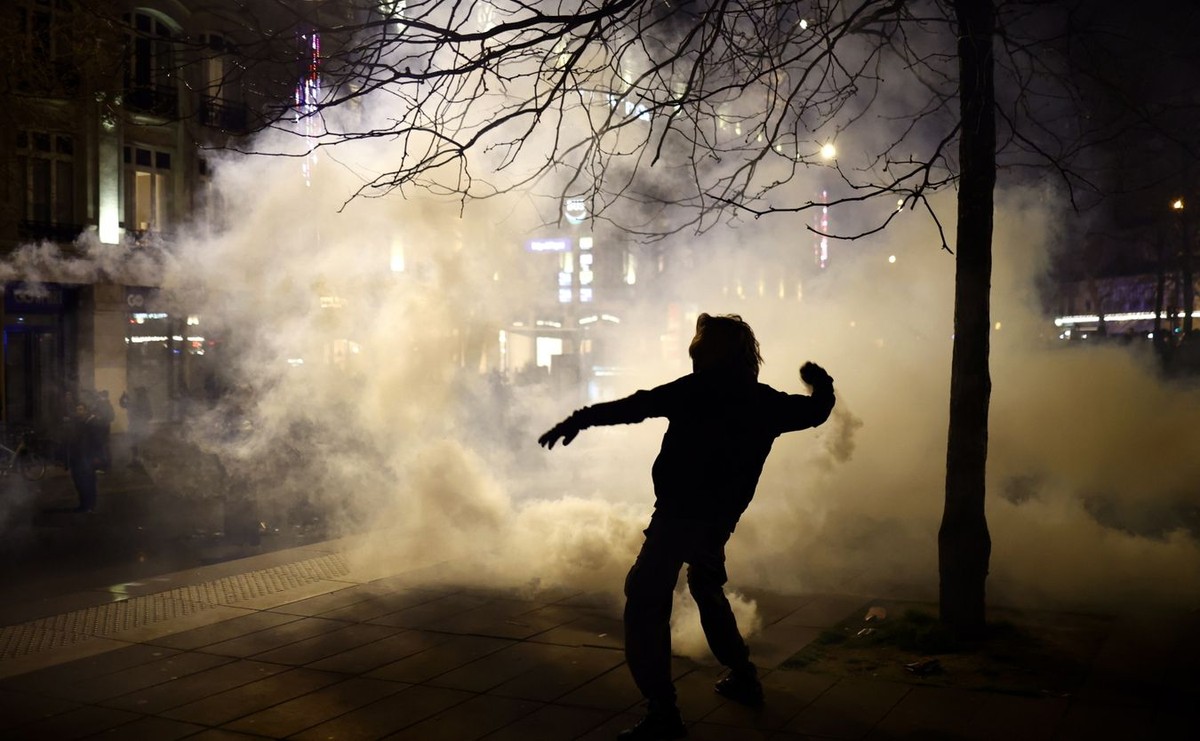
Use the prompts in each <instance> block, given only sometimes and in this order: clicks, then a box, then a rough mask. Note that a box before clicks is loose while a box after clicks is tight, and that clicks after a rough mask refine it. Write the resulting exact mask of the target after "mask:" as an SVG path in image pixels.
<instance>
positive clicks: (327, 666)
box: [308, 626, 452, 674]
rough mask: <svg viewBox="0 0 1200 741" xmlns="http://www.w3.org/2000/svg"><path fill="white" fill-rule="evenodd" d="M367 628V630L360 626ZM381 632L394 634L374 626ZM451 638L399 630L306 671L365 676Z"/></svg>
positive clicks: (323, 661) (314, 664) (322, 661)
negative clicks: (316, 670)
mask: <svg viewBox="0 0 1200 741" xmlns="http://www.w3.org/2000/svg"><path fill="white" fill-rule="evenodd" d="M364 627H368V626H364ZM377 627H381V628H383V629H384V630H397V629H396V628H391V627H388V626H377ZM451 638H452V636H450V635H447V634H445V633H430V632H428V631H422V630H402V632H400V633H396V634H394V635H390V636H388V637H387V638H384V639H382V640H378V641H375V642H373V643H368V644H365V645H362V646H359V647H357V648H352V649H349V650H346V651H342V652H340V653H337V654H334V655H332V656H329V657H327V658H324V659H321V660H320V661H314V662H313V663H311V664H309V665H308V668H309V669H320V670H321V671H331V672H343V673H345V674H366V673H367V672H369V671H371V670H372V669H376V668H379V667H381V666H384V665H386V664H391V663H393V662H396V661H399V660H400V659H403V658H405V657H408V656H412V655H414V654H417V653H420V652H421V651H424V650H426V649H429V648H432V647H434V646H437V645H439V644H442V643H445V642H446V641H449V640H450V639H451Z"/></svg>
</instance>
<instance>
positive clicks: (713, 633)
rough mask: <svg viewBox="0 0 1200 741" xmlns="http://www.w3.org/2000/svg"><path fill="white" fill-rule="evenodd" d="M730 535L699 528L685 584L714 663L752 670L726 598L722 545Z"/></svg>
mask: <svg viewBox="0 0 1200 741" xmlns="http://www.w3.org/2000/svg"><path fill="white" fill-rule="evenodd" d="M728 539H729V534H728V533H725V532H721V531H719V530H712V529H701V530H698V532H697V533H696V534H695V539H694V541H693V543H692V547H691V548H690V552H689V553H688V559H689V560H688V570H687V583H688V589H689V590H691V593H692V598H693V599H695V600H696V607H697V608H698V609H699V611H700V625H701V627H703V628H704V637H705V638H707V639H708V646H709V648H711V649H712V652H713V656H715V657H716V658H717V661H719V662H721V663H722V664H724V665H725V666H727V667H729V668H730V669H733V670H734V671H744V670H747V669H750V668H752V667H753V664H751V663H750V649H749V648H747V647H746V642H745V641H744V640H742V634H741V632H740V631H738V626H737V619H736V618H735V617H734V615H733V609H732V608H731V607H730V606H729V599H728V598H726V596H725V582H726V581H728V579H729V577H728V575H727V574H726V572H725V542H726V541H727V540H728Z"/></svg>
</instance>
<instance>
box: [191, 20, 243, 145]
mask: <svg viewBox="0 0 1200 741" xmlns="http://www.w3.org/2000/svg"><path fill="white" fill-rule="evenodd" d="M201 39H202V40H203V42H204V44H203V49H202V50H201V55H202V56H201V57H200V64H199V70H200V109H199V115H200V123H201V124H203V125H205V126H211V127H213V128H217V129H222V130H224V131H229V132H231V133H242V132H244V131H245V130H246V107H245V105H244V104H243V103H242V101H241V95H240V93H239V86H238V81H237V80H236V79H234V75H235V73H236V71H237V65H236V64H234V62H233V58H232V55H231V53H230V52H231V49H232V47H231V45H230V43H229V40H228V39H226V38H225V37H224V36H222V35H220V34H216V33H209V34H204V35H203V36H201Z"/></svg>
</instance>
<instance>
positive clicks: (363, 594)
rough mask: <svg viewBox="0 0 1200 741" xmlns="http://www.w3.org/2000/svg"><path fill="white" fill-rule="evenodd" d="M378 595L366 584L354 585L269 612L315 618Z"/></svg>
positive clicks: (376, 590)
mask: <svg viewBox="0 0 1200 741" xmlns="http://www.w3.org/2000/svg"><path fill="white" fill-rule="evenodd" d="M378 594H379V591H378V588H375V587H372V586H370V585H366V584H355V585H353V586H347V587H346V588H345V589H338V590H336V591H333V592H327V593H325V594H318V595H317V596H315V597H309V598H308V599H302V600H299V601H297V602H289V603H288V604H286V605H280V606H278V607H273V608H271V610H270V611H271V612H275V613H282V614H285V615H300V616H304V617H316V616H318V615H323V614H324V613H327V612H330V611H331V610H338V609H341V608H344V607H350V606H353V605H356V604H358V603H359V602H363V601H365V600H368V599H371V598H372V597H375V596H377V595H378Z"/></svg>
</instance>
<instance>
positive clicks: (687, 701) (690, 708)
mask: <svg viewBox="0 0 1200 741" xmlns="http://www.w3.org/2000/svg"><path fill="white" fill-rule="evenodd" d="M722 674H724V670H723V669H722V668H721V667H711V666H706V667H698V668H696V669H693V670H692V671H690V672H688V673H687V674H684V675H683V676H682V677H679V678H678V679H676V680H675V692H676V694H677V696H678V702H679V712H680V713H681V714H682V715H683V720H684V721H685V722H687V723H692V722H695V721H697V720H700V719H701V718H704V717H705V716H707V715H709V714H710V713H712V712H713V711H714V710H715V709H716V708H717V707H719V706H721V705H723V704H725V702H726V700H725V698H723V697H721V696H720V695H718V694H717V693H716V691H715V690H713V685H714V684H716V682H717V680H718V679H720V678H721V675H722Z"/></svg>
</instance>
